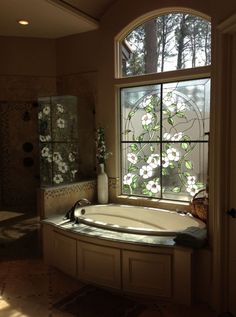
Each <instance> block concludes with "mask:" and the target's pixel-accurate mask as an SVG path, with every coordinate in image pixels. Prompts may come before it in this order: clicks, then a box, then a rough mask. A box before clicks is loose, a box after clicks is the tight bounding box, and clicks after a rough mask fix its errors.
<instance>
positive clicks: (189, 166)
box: [185, 161, 193, 170]
mask: <svg viewBox="0 0 236 317" xmlns="http://www.w3.org/2000/svg"><path fill="white" fill-rule="evenodd" d="M185 166H186V168H187V169H189V170H191V169H193V163H192V162H191V161H185Z"/></svg>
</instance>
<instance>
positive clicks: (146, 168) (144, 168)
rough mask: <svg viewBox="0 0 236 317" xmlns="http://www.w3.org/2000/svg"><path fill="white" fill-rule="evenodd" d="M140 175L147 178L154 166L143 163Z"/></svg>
mask: <svg viewBox="0 0 236 317" xmlns="http://www.w3.org/2000/svg"><path fill="white" fill-rule="evenodd" d="M139 175H140V176H142V177H143V178H145V179H146V178H149V177H151V176H152V167H151V166H149V165H143V166H142V168H141V169H140V170H139Z"/></svg>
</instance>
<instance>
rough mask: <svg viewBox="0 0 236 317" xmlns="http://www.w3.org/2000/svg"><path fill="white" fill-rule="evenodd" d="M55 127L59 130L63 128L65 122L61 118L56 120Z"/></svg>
mask: <svg viewBox="0 0 236 317" xmlns="http://www.w3.org/2000/svg"><path fill="white" fill-rule="evenodd" d="M57 127H58V128H60V129H63V128H65V120H64V119H61V118H59V119H57Z"/></svg>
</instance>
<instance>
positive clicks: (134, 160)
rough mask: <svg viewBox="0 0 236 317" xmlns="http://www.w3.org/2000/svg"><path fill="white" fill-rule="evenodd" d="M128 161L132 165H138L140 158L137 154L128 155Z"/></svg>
mask: <svg viewBox="0 0 236 317" xmlns="http://www.w3.org/2000/svg"><path fill="white" fill-rule="evenodd" d="M127 160H128V161H129V162H130V163H132V164H136V163H137V162H138V157H137V155H136V154H135V153H128V154H127Z"/></svg>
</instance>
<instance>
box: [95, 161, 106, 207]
mask: <svg viewBox="0 0 236 317" xmlns="http://www.w3.org/2000/svg"><path fill="white" fill-rule="evenodd" d="M99 168H100V171H99V173H98V175H97V194H98V203H99V204H107V203H108V177H107V174H106V172H105V170H104V164H99Z"/></svg>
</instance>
